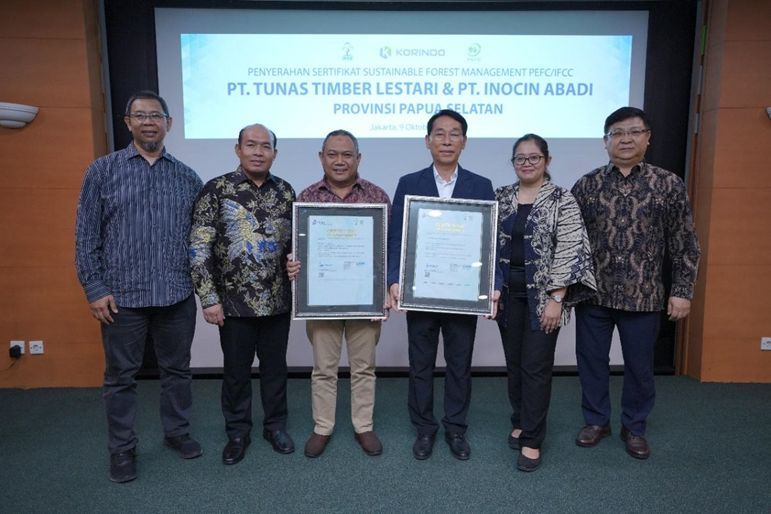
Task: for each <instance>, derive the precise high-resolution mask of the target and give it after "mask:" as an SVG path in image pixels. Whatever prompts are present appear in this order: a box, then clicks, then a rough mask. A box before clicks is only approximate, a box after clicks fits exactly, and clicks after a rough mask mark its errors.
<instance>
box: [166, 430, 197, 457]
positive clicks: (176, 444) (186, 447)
mask: <svg viewBox="0 0 771 514" xmlns="http://www.w3.org/2000/svg"><path fill="white" fill-rule="evenodd" d="M163 444H165V445H166V446H168V447H169V448H171V449H172V450H174V451H175V452H177V453H178V454H179V456H180V457H182V458H183V459H195V458H196V457H200V456H201V455H203V450H202V449H201V445H200V444H198V441H196V440H195V439H193V438H192V437H190V435H189V434H182V435H178V436H176V437H165V438H164V439H163Z"/></svg>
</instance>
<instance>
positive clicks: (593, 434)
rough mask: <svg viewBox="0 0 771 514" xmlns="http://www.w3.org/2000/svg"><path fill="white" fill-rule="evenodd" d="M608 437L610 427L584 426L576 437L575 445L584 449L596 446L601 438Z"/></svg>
mask: <svg viewBox="0 0 771 514" xmlns="http://www.w3.org/2000/svg"><path fill="white" fill-rule="evenodd" d="M609 435H610V425H605V426H604V427H603V426H600V425H586V426H585V427H584V428H582V429H581V431H580V432H579V433H578V436H576V444H577V445H578V446H583V447H584V448H589V447H592V446H597V443H599V442H600V440H601V439H602V438H604V437H608V436H609Z"/></svg>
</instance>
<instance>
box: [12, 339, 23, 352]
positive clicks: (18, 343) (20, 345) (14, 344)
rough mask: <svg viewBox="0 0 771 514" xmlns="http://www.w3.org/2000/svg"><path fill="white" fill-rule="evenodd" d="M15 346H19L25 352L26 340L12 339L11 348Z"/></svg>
mask: <svg viewBox="0 0 771 514" xmlns="http://www.w3.org/2000/svg"><path fill="white" fill-rule="evenodd" d="M14 346H18V347H19V349H20V350H21V353H22V354H24V341H11V344H10V346H9V347H10V348H13V347H14Z"/></svg>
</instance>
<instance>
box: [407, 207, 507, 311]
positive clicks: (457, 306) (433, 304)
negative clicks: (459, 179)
mask: <svg viewBox="0 0 771 514" xmlns="http://www.w3.org/2000/svg"><path fill="white" fill-rule="evenodd" d="M497 224H498V202H495V201H489V200H462V199H442V198H436V197H425V196H412V195H407V196H405V197H404V225H403V228H402V253H401V266H400V268H399V284H401V287H400V290H399V307H400V308H401V309H405V310H416V311H433V312H449V313H457V314H492V309H493V300H492V293H493V287H494V281H495V249H496V244H495V231H496V230H497Z"/></svg>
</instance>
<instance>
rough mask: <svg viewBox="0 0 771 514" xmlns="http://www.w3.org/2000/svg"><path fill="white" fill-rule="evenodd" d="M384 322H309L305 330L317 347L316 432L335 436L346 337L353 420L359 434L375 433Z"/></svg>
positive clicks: (313, 379)
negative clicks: (378, 351) (378, 359)
mask: <svg viewBox="0 0 771 514" xmlns="http://www.w3.org/2000/svg"><path fill="white" fill-rule="evenodd" d="M380 326H381V322H380V321H370V320H367V319H363V320H362V319H346V320H309V321H307V322H306V325H305V330H306V332H307V333H308V339H309V340H310V342H311V345H312V346H313V374H312V375H311V392H312V395H313V402H312V403H313V421H314V423H315V426H314V428H313V431H314V432H316V433H317V434H319V435H331V434H332V431H333V430H334V428H335V409H336V406H337V369H338V366H339V365H340V351H341V349H342V345H343V337H345V340H346V343H347V347H348V363H349V365H350V368H351V421H352V422H353V429H354V431H355V432H356V433H357V434H360V433H362V432H369V431H370V430H372V415H373V411H374V408H375V345H377V342H378V340H379V339H380Z"/></svg>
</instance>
